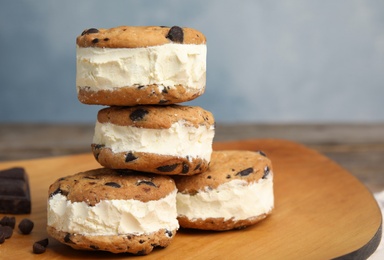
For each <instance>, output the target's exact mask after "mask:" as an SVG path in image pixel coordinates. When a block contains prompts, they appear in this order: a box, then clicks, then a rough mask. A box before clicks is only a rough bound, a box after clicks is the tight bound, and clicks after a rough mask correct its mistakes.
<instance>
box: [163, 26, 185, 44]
mask: <svg viewBox="0 0 384 260" xmlns="http://www.w3.org/2000/svg"><path fill="white" fill-rule="evenodd" d="M166 38H168V39H170V40H171V41H173V42H177V43H183V41H184V32H183V29H182V28H180V27H179V26H172V27H171V29H169V32H168V34H167V36H166Z"/></svg>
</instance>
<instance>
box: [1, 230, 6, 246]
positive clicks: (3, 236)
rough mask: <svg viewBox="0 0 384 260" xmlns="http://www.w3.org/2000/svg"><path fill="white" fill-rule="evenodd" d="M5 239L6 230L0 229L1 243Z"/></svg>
mask: <svg viewBox="0 0 384 260" xmlns="http://www.w3.org/2000/svg"><path fill="white" fill-rule="evenodd" d="M4 241H5V235H4V232H3V231H1V230H0V244H2V243H4Z"/></svg>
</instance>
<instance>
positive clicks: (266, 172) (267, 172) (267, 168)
mask: <svg viewBox="0 0 384 260" xmlns="http://www.w3.org/2000/svg"><path fill="white" fill-rule="evenodd" d="M269 172H270V169H269V167H268V165H267V166H265V167H264V174H263V177H261V178H262V179H266V178H267V177H268V175H269Z"/></svg>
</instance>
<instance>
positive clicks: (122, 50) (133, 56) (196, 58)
mask: <svg viewBox="0 0 384 260" xmlns="http://www.w3.org/2000/svg"><path fill="white" fill-rule="evenodd" d="M76 44H77V49H76V50H77V51H76V56H77V74H76V86H77V92H78V98H79V100H80V101H81V102H82V103H85V104H97V105H108V106H112V105H115V106H134V105H148V104H150V105H153V104H160V105H168V104H175V103H181V102H185V101H189V100H192V99H195V98H197V97H198V96H200V95H202V94H203V93H204V90H205V84H206V53H207V48H206V38H205V36H204V35H203V34H202V33H201V32H199V31H197V30H195V29H192V28H181V27H178V26H173V27H166V26H120V27H115V28H110V29H96V28H90V29H87V30H84V31H83V33H82V34H81V35H80V36H78V37H77V39H76Z"/></svg>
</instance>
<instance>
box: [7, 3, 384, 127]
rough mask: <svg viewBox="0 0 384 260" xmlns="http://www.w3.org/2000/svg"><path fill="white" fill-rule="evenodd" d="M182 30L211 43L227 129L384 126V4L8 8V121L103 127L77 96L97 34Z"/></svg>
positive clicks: (212, 89) (214, 89)
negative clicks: (86, 35)
mask: <svg viewBox="0 0 384 260" xmlns="http://www.w3.org/2000/svg"><path fill="white" fill-rule="evenodd" d="M118 25H169V26H172V25H179V26H187V27H193V28H196V29H198V30H200V31H202V32H203V33H204V34H205V35H206V36H207V39H208V67H207V89H206V93H205V94H204V95H203V96H202V97H200V98H198V99H197V100H195V101H193V102H191V103H189V104H191V105H199V106H202V107H203V108H205V109H207V110H210V111H211V112H212V113H213V114H214V115H215V118H216V120H217V121H218V122H255V123H260V122H384V102H383V99H384V1H382V0H366V1H363V0H354V1H352V0H351V1H346V0H345V1H343V0H314V1H305V0H291V1H268V0H264V1H239V0H226V1H218V0H216V1H206V0H198V1H181V0H173V1H172V0H169V1H114V0H111V1H78V0H66V1H55V0H40V1H25V0H24V1H21V0H19V1H5V0H1V1H0V56H1V58H0V122H94V121H95V117H96V113H97V111H98V110H99V109H100V108H101V107H99V106H89V105H83V104H81V103H80V102H79V101H78V100H77V97H76V88H75V76H76V64H75V55H76V53H75V39H76V36H77V35H79V34H80V33H81V32H82V31H83V29H85V28H89V27H96V28H97V27H103V28H109V27H114V26H118Z"/></svg>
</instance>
